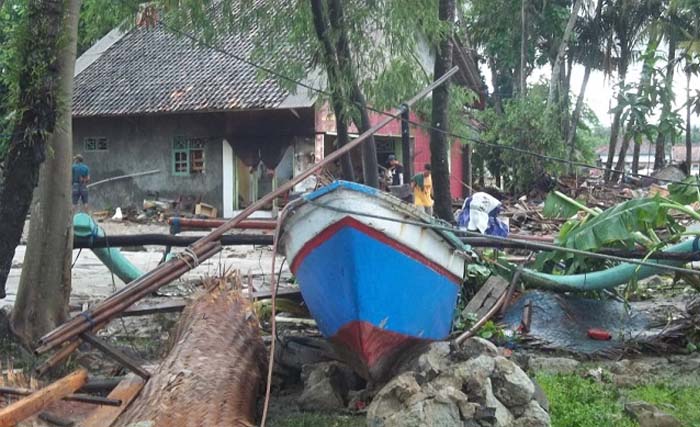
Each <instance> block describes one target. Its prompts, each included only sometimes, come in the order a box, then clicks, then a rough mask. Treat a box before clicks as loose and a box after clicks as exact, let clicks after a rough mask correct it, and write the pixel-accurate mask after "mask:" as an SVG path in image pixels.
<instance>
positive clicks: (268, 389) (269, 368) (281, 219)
mask: <svg viewBox="0 0 700 427" xmlns="http://www.w3.org/2000/svg"><path fill="white" fill-rule="evenodd" d="M290 206H293V204H288V205H287V206H285V207H284V209H282V212H280V215H279V217H278V218H277V226H276V227H275V234H274V235H273V238H272V239H273V240H272V241H273V244H272V276H271V277H272V279H271V283H270V285H271V286H270V287H271V291H272V292H271V293H272V295H271V299H272V310H271V311H272V317H271V318H270V328H271V329H272V330H271V331H270V335H271V336H272V341H271V342H270V356H269V357H268V366H267V383H266V384H265V401H264V403H263V413H262V418H261V420H260V427H265V422H266V421H267V413H268V410H269V406H270V395H271V393H272V371H273V368H274V364H275V342H276V341H277V322H276V320H275V316H276V315H277V290H278V284H279V280H276V278H275V261H276V259H277V256H276V255H277V246H278V244H279V236H280V230H281V229H282V223H283V222H284V219H285V218H286V217H287V214H288V212H289V209H288V208H289V207H290ZM281 273H282V269H281V267H280V274H281Z"/></svg>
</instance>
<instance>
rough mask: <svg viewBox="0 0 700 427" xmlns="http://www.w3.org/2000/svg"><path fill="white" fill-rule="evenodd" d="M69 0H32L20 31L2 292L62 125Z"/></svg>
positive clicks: (0, 259)
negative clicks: (62, 50) (62, 51)
mask: <svg viewBox="0 0 700 427" xmlns="http://www.w3.org/2000/svg"><path fill="white" fill-rule="evenodd" d="M63 10H64V1H63V0H44V1H38V0H33V1H29V2H28V4H27V8H26V15H25V16H24V19H23V23H22V24H21V27H20V29H19V32H18V34H17V37H18V44H17V67H18V68H19V70H18V71H19V72H18V74H17V75H18V76H19V81H18V91H19V97H18V99H19V102H20V103H21V105H17V106H15V109H16V111H18V112H19V114H18V117H17V118H16V119H15V120H14V122H13V126H11V127H10V129H12V132H11V134H12V137H11V140H10V144H9V149H8V152H7V155H6V157H5V164H4V169H3V179H2V183H0V186H1V188H0V236H2V238H1V239H0V297H3V298H4V296H5V282H6V280H7V276H8V275H9V273H10V267H11V264H12V257H13V256H14V253H15V247H16V246H17V244H18V243H19V241H20V238H21V237H22V229H23V228H24V221H25V218H26V217H27V213H28V212H29V207H30V204H31V201H32V193H33V191H34V188H35V187H36V185H37V182H38V181H39V168H40V166H41V163H42V162H43V161H44V158H45V145H46V138H47V135H49V134H51V133H53V131H54V127H55V125H56V98H57V96H56V92H57V89H58V85H57V79H58V67H57V52H58V49H59V45H60V43H59V41H60V32H61V25H62V23H63Z"/></svg>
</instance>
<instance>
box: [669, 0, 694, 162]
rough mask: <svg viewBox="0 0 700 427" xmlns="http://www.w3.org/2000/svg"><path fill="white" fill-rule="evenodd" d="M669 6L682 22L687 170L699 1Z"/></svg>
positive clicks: (682, 0)
mask: <svg viewBox="0 0 700 427" xmlns="http://www.w3.org/2000/svg"><path fill="white" fill-rule="evenodd" d="M671 7H674V8H676V10H677V14H678V16H679V18H680V21H681V23H682V28H681V31H682V41H681V42H679V43H678V45H679V47H680V48H681V49H683V59H684V61H685V67H684V71H685V76H686V88H685V90H686V105H685V163H686V165H688V168H689V169H688V172H690V166H691V164H692V149H693V143H692V141H691V129H692V128H691V126H690V117H691V114H690V113H691V108H692V98H691V96H690V79H691V78H692V76H693V75H694V74H695V75H697V74H700V62H698V61H697V60H698V59H700V3H698V2H697V1H695V0H671Z"/></svg>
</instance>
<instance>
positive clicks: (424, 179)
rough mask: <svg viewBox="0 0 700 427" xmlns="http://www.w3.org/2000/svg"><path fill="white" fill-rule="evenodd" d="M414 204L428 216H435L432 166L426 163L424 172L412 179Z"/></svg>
mask: <svg viewBox="0 0 700 427" xmlns="http://www.w3.org/2000/svg"><path fill="white" fill-rule="evenodd" d="M411 187H412V188H413V204H414V205H416V206H418V207H419V208H422V209H423V210H424V211H425V213H427V214H428V215H432V214H433V178H432V176H431V175H430V164H429V163H426V164H425V166H424V168H423V172H421V173H419V174H418V175H416V176H414V177H413V178H411Z"/></svg>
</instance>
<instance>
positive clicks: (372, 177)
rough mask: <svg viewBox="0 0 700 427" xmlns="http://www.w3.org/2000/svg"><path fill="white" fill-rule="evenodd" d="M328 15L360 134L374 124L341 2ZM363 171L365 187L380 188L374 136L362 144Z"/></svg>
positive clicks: (331, 4) (333, 3)
mask: <svg viewBox="0 0 700 427" xmlns="http://www.w3.org/2000/svg"><path fill="white" fill-rule="evenodd" d="M328 11H329V13H328V15H329V18H330V24H331V25H330V26H331V29H332V30H333V32H334V33H335V34H336V35H337V37H338V39H337V41H336V46H337V48H336V53H337V55H338V64H339V66H340V73H339V76H342V77H343V78H344V79H346V81H347V82H348V86H349V90H350V98H351V99H352V102H353V104H354V107H355V108H356V109H357V110H358V111H359V113H360V123H357V121H356V122H355V125H356V126H357V128H358V129H359V130H360V132H361V133H362V132H365V131H367V130H368V129H369V128H371V127H372V122H371V121H370V118H369V113H368V112H367V101H366V100H365V96H364V94H363V93H362V91H361V90H360V85H359V83H358V80H357V73H356V72H355V69H354V67H353V65H352V55H351V54H350V43H349V42H348V38H347V28H346V25H345V17H344V13H343V5H342V3H341V2H340V0H330V2H329V4H328ZM362 171H363V174H364V181H365V185H369V186H370V187H374V188H379V167H378V165H377V146H376V145H375V142H374V136H370V137H369V138H368V139H367V141H365V143H364V144H362Z"/></svg>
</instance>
